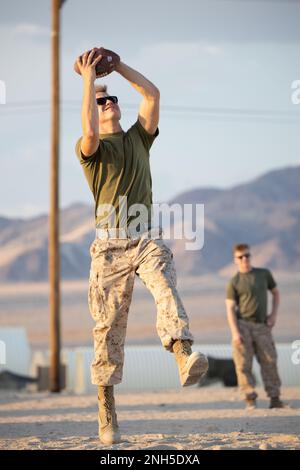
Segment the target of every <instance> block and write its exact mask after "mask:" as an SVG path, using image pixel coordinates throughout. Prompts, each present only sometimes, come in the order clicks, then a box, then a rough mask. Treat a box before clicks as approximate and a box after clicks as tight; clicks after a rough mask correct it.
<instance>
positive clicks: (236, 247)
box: [232, 243, 250, 255]
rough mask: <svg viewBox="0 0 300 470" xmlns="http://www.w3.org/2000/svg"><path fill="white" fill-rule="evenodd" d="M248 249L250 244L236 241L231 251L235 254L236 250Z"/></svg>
mask: <svg viewBox="0 0 300 470" xmlns="http://www.w3.org/2000/svg"><path fill="white" fill-rule="evenodd" d="M245 250H250V246H249V245H248V244H247V243H237V244H236V245H234V247H233V249H232V253H233V254H234V255H235V253H236V252H237V251H245Z"/></svg>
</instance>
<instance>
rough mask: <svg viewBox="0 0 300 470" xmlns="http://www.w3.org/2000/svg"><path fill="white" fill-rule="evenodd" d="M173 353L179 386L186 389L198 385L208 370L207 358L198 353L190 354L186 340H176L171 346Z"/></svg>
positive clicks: (189, 346)
mask: <svg viewBox="0 0 300 470" xmlns="http://www.w3.org/2000/svg"><path fill="white" fill-rule="evenodd" d="M173 351H174V354H175V359H176V362H177V364H178V369H179V377H180V383H181V385H182V386H183V387H187V386H188V385H194V384H196V383H198V382H199V380H200V379H201V378H202V377H203V376H204V375H205V374H206V372H207V370H208V360H207V357H206V356H205V355H204V354H202V353H200V352H192V348H191V344H190V342H189V341H188V340H180V339H178V340H176V341H175V343H174V344H173Z"/></svg>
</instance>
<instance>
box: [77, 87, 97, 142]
mask: <svg viewBox="0 0 300 470" xmlns="http://www.w3.org/2000/svg"><path fill="white" fill-rule="evenodd" d="M81 122H82V131H83V135H84V136H85V137H94V136H97V135H98V134H99V116H98V109H97V102H96V95H95V87H94V82H93V80H89V79H87V80H84V82H83V99H82V109H81Z"/></svg>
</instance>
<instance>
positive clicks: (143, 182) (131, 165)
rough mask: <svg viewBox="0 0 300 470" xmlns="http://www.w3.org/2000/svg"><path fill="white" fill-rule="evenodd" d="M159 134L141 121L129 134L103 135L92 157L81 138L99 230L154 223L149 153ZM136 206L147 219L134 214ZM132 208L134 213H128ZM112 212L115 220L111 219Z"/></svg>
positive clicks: (81, 157) (78, 149)
mask: <svg viewBox="0 0 300 470" xmlns="http://www.w3.org/2000/svg"><path fill="white" fill-rule="evenodd" d="M158 134H159V129H158V128H157V129H156V131H155V133H154V134H153V135H152V134H149V133H148V132H147V131H146V130H145V129H144V127H143V126H142V124H141V123H140V121H139V119H137V121H136V122H135V123H134V124H133V125H132V126H131V127H130V128H129V129H128V131H127V132H125V131H123V130H122V131H121V132H116V133H114V134H100V139H99V147H98V149H97V150H96V152H95V153H94V154H93V155H90V156H88V157H86V156H84V155H83V153H82V151H81V140H82V137H80V138H79V139H78V141H77V143H76V147H75V151H76V155H77V157H78V159H79V162H80V164H81V166H82V168H83V172H84V174H85V177H86V179H87V182H88V185H89V187H90V190H91V191H92V193H93V196H94V200H95V223H96V227H97V228H108V227H113V228H115V227H124V225H126V226H128V225H129V223H130V222H131V221H132V220H134V219H135V218H137V217H138V219H139V220H144V219H146V220H145V223H149V225H150V224H151V208H152V179H151V172H150V162H149V151H150V148H151V146H152V144H153V141H154V139H155V138H156V137H157V136H158ZM120 197H121V198H120ZM124 201H126V206H125V205H123V204H124ZM133 204H143V207H145V210H144V213H145V214H147V216H146V217H144V219H143V217H142V216H141V215H140V213H139V212H135V211H134V209H135V207H132V205H133ZM106 205H108V206H106ZM130 207H132V209H133V212H132V214H130V213H129V214H128V211H129V210H130ZM106 209H107V210H106ZM110 209H112V211H111V210H110ZM112 213H113V214H114V215H115V217H114V216H113V217H112V218H111V217H110V218H109V217H108V214H110V215H111V214H112ZM122 214H123V215H122ZM124 214H126V220H125V221H124Z"/></svg>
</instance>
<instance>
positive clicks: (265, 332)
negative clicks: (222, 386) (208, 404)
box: [232, 320, 281, 398]
mask: <svg viewBox="0 0 300 470" xmlns="http://www.w3.org/2000/svg"><path fill="white" fill-rule="evenodd" d="M238 326H239V330H240V333H241V335H242V337H243V339H244V342H243V344H241V345H236V344H235V343H233V342H232V347H233V360H234V363H235V369H236V374H237V378H238V384H239V387H240V391H241V393H242V395H243V398H246V397H247V396H252V395H253V394H254V393H255V392H254V387H255V380H254V376H253V374H252V362H253V357H254V356H255V357H256V359H257V361H258V363H259V365H260V368H261V375H262V379H263V383H264V387H265V391H266V393H267V395H268V396H269V397H279V396H280V385H281V382H280V378H279V375H278V371H277V353H276V348H275V344H274V341H273V337H272V333H271V329H270V327H269V326H268V325H267V324H265V323H255V322H251V321H247V320H238Z"/></svg>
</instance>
